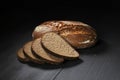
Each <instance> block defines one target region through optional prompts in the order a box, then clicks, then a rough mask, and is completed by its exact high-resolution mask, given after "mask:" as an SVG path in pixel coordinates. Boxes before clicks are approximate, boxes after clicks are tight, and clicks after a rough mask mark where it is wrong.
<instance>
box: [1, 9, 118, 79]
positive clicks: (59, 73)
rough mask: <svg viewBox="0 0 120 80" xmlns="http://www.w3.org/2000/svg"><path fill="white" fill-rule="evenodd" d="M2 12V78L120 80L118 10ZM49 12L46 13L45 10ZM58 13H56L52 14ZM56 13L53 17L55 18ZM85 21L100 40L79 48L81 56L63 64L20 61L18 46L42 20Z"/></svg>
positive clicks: (29, 36)
mask: <svg viewBox="0 0 120 80" xmlns="http://www.w3.org/2000/svg"><path fill="white" fill-rule="evenodd" d="M8 12H9V14H8V13H7V12H6V13H5V14H1V20H0V21H2V23H1V24H2V25H1V26H2V27H3V29H1V34H0V36H1V38H0V80H120V16H119V14H118V13H114V12H113V13H109V12H106V13H104V14H103V13H99V12H96V13H89V14H88V13H85V14H84V13H80V12H79V13H77V14H68V15H67V14H65V15H63V17H64V18H63V17H61V15H60V14H59V15H55V13H54V14H49V15H45V14H43V13H41V14H40V12H39V14H38V13H37V12H34V13H32V12H31V11H28V12H27V11H23V12H20V11H14V10H13V11H8ZM58 13H59V12H58ZM46 14H47V13H46ZM43 15H44V16H43ZM53 15H55V16H53ZM52 17H53V18H52ZM57 18H58V19H62V18H63V19H70V20H79V21H83V22H86V23H88V24H90V25H91V26H93V27H94V28H95V29H96V30H97V33H98V36H99V40H98V43H97V44H96V45H95V46H94V47H92V48H88V49H84V50H78V52H79V53H80V55H81V56H80V60H75V61H66V62H65V63H64V64H62V65H56V66H54V65H47V64H46V65H37V64H32V63H29V64H25V63H21V62H19V61H18V60H17V58H16V52H17V50H18V49H19V48H20V47H22V46H23V44H24V43H26V42H27V41H29V40H32V36H31V34H32V31H33V29H34V28H35V26H37V25H38V24H39V23H41V22H42V21H45V20H50V19H57Z"/></svg>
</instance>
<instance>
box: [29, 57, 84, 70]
mask: <svg viewBox="0 0 120 80" xmlns="http://www.w3.org/2000/svg"><path fill="white" fill-rule="evenodd" d="M82 62H83V61H82V60H81V59H75V60H66V61H64V62H63V63H61V64H57V65H55V64H35V63H32V62H29V63H28V65H29V66H31V67H35V68H40V69H59V68H70V67H74V66H76V65H79V64H80V63H82Z"/></svg>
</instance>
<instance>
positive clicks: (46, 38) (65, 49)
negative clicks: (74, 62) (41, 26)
mask: <svg viewBox="0 0 120 80" xmlns="http://www.w3.org/2000/svg"><path fill="white" fill-rule="evenodd" d="M42 44H43V46H44V47H45V48H46V49H48V50H49V51H51V52H53V53H54V55H57V56H61V57H64V58H66V59H75V58H78V57H79V53H78V52H77V51H76V50H75V49H74V48H72V47H71V46H70V45H69V44H68V43H67V42H66V41H65V40H64V39H63V38H62V37H61V36H59V35H58V34H57V33H54V32H48V33H46V34H44V35H43V37H42Z"/></svg>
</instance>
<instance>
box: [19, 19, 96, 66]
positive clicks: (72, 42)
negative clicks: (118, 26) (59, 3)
mask: <svg viewBox="0 0 120 80" xmlns="http://www.w3.org/2000/svg"><path fill="white" fill-rule="evenodd" d="M32 37H33V40H32V41H29V42H27V43H26V44H24V46H23V47H22V48H20V49H19V50H18V52H17V57H18V59H19V60H20V61H23V62H34V63H38V64H43V63H48V64H60V63H63V62H64V61H65V60H74V59H78V58H79V53H78V52H77V51H76V49H83V48H88V47H91V46H93V45H95V43H96V41H97V34H96V31H95V29H93V28H92V27H91V26H89V25H87V24H85V23H83V22H79V21H60V20H58V21H46V22H43V23H42V24H40V25H39V26H37V27H36V28H35V29H34V31H33V33H32Z"/></svg>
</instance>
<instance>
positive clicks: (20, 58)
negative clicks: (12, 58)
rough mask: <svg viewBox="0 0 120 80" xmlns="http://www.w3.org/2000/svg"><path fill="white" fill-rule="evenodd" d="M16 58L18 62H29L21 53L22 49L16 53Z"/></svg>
mask: <svg viewBox="0 0 120 80" xmlns="http://www.w3.org/2000/svg"><path fill="white" fill-rule="evenodd" d="M17 58H18V60H20V61H22V62H29V59H28V58H27V57H26V56H25V54H24V52H23V48H20V49H19V50H18V52H17Z"/></svg>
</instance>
